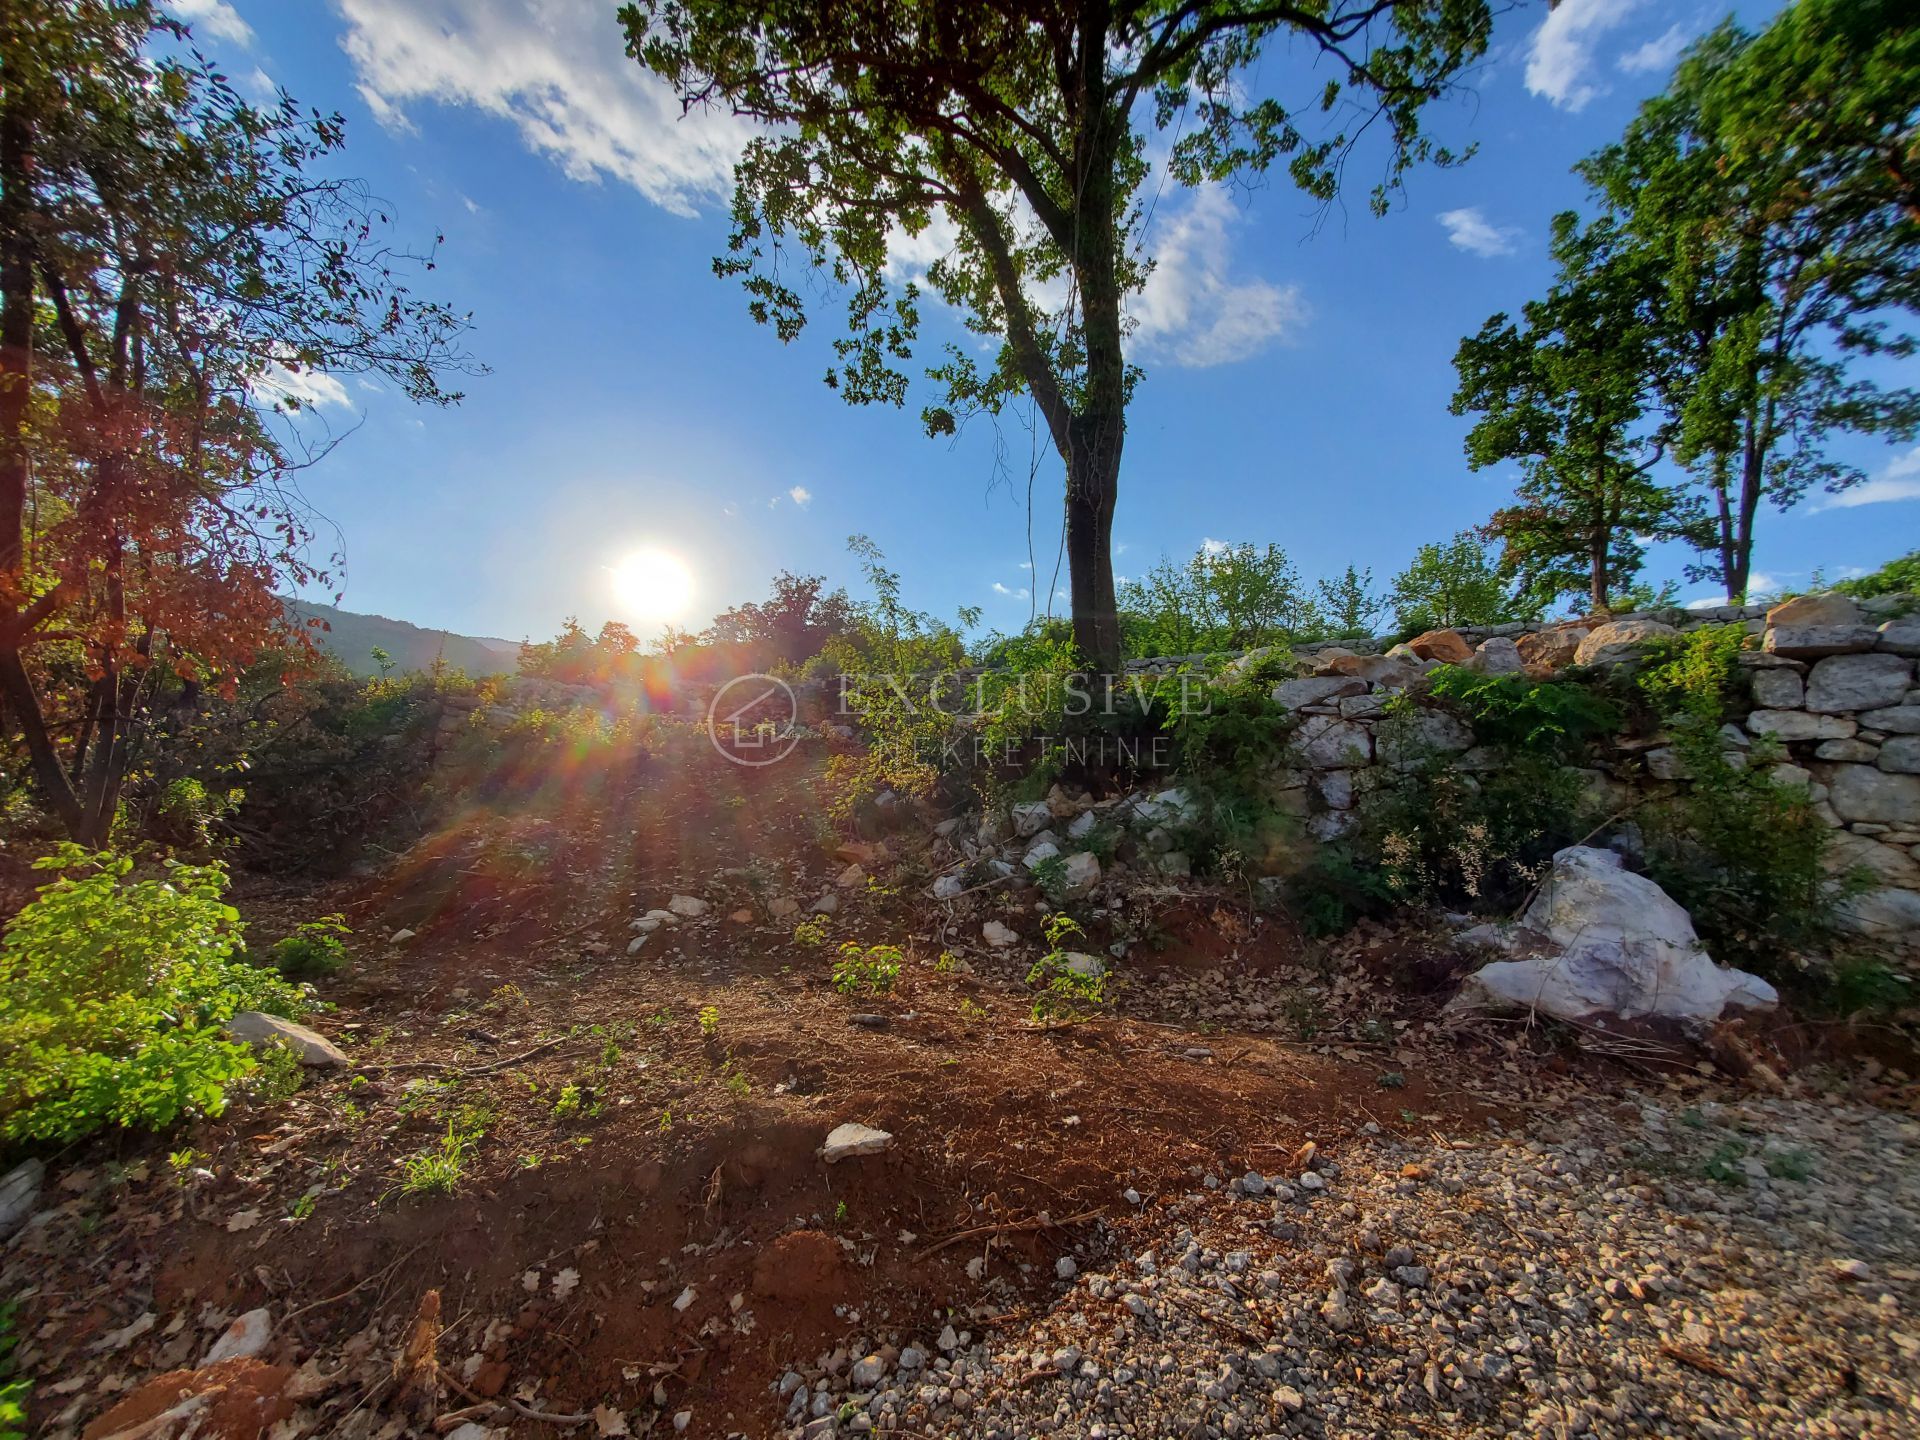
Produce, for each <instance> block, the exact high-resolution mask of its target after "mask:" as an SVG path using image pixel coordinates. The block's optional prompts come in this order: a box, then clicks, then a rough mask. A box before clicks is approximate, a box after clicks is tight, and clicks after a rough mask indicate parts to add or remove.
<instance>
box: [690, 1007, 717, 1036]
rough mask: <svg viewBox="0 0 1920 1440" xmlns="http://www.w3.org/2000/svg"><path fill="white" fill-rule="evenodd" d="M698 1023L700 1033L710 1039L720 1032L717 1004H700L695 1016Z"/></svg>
mask: <svg viewBox="0 0 1920 1440" xmlns="http://www.w3.org/2000/svg"><path fill="white" fill-rule="evenodd" d="M696 1018H697V1019H698V1021H699V1024H700V1033H701V1034H702V1035H704V1036H706V1038H707V1039H709V1040H711V1039H713V1037H714V1036H716V1035H718V1034H719V1033H720V1008H719V1007H718V1006H717V1005H702V1006H701V1007H700V1013H699V1015H698V1016H697V1017H696Z"/></svg>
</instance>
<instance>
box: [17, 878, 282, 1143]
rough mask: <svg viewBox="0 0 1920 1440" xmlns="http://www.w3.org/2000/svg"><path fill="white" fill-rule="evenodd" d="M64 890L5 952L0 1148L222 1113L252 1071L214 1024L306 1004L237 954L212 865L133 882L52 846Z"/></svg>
mask: <svg viewBox="0 0 1920 1440" xmlns="http://www.w3.org/2000/svg"><path fill="white" fill-rule="evenodd" d="M36 868H39V869H42V870H49V871H57V872H60V873H59V878H57V879H55V880H54V881H53V882H52V883H51V884H48V885H44V886H42V887H41V888H40V890H39V892H38V896H37V898H36V899H34V900H33V901H32V902H31V903H30V904H28V905H27V906H26V907H25V908H24V909H23V910H21V912H20V913H19V914H18V915H16V916H15V917H14V918H13V920H12V922H11V923H9V924H8V926H7V929H6V935H5V938H4V939H3V940H0V994H4V995H5V996H6V1000H7V1003H6V1010H5V1013H4V1015H0V1137H4V1138H6V1139H8V1140H62V1141H64V1140H73V1139H77V1138H78V1137H80V1136H83V1135H86V1134H88V1133H90V1132H91V1131H93V1130H96V1129H98V1128H100V1127H101V1126H103V1125H109V1124H112V1125H121V1126H127V1127H139V1128H155V1129H157V1128H159V1127H162V1126H165V1125H169V1124H171V1123H172V1122H173V1121H174V1120H175V1119H177V1118H178V1117H179V1116H180V1115H181V1114H183V1113H186V1112H189V1111H199V1112H202V1113H205V1114H218V1113H219V1112H220V1110H221V1109H222V1108H224V1106H225V1104H226V1095H227V1089H228V1087H229V1086H230V1085H231V1083H232V1082H233V1081H235V1080H237V1079H239V1078H240V1077H242V1076H244V1075H247V1074H249V1073H250V1072H252V1071H253V1070H254V1069H255V1068H256V1064H257V1062H256V1061H255V1059H254V1056H253V1054H252V1052H251V1051H250V1050H249V1049H248V1048H247V1047H246V1046H244V1045H237V1044H233V1043H231V1042H229V1041H227V1040H225V1039H224V1038H223V1036H222V1033H221V1026H222V1025H223V1024H224V1023H225V1022H226V1021H227V1020H228V1019H230V1018H231V1017H232V1015H233V1013H234V1012H235V1011H236V1010H264V1011H268V1012H270V1013H272V1014H277V1015H282V1016H286V1017H289V1018H292V1017H296V1016H298V1015H300V1014H302V1013H304V1012H305V1011H306V1010H307V1009H308V1008H309V1002H308V1000H307V997H306V995H305V994H304V993H303V992H302V991H301V990H300V989H298V988H297V987H295V986H293V985H290V984H288V983H287V982H286V981H285V980H283V979H282V978H281V977H280V976H278V975H276V974H275V973H274V972H273V971H271V970H267V969H263V968H259V967H256V966H252V965H249V964H247V963H245V961H243V960H241V959H240V958H238V957H239V954H240V947H241V934H242V929H243V927H242V925H241V922H240V916H239V912H238V911H236V910H235V909H234V908H233V907H232V906H230V905H228V904H227V903H226V901H225V898H224V897H225V894H226V888H227V875H226V871H225V870H224V869H223V868H222V867H221V866H219V865H217V864H213V865H179V864H174V863H171V862H169V863H168V864H167V866H166V867H165V873H164V874H163V875H160V876H155V877H152V878H146V879H138V880H136V879H133V878H131V876H132V871H133V861H132V860H131V859H129V858H128V857H126V856H123V855H114V854H110V853H101V854H88V853H87V852H86V851H84V850H82V849H80V848H79V847H78V846H74V845H66V846H62V847H61V848H60V849H59V850H58V851H57V852H55V853H54V854H53V855H50V856H48V857H47V858H46V859H43V860H40V861H38V862H36Z"/></svg>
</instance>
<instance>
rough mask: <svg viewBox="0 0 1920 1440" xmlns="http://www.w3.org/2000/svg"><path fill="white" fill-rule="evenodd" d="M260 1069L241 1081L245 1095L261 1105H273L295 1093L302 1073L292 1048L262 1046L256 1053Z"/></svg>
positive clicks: (274, 1045) (301, 1078)
mask: <svg viewBox="0 0 1920 1440" xmlns="http://www.w3.org/2000/svg"><path fill="white" fill-rule="evenodd" d="M259 1058H260V1068H259V1069H257V1070H255V1071H254V1072H253V1074H251V1075H250V1076H248V1077H247V1079H246V1080H245V1081H244V1082H243V1083H244V1085H245V1086H246V1091H247V1093H248V1094H249V1095H250V1096H252V1097H253V1099H254V1100H255V1101H257V1102H258V1103H259V1104H262V1105H273V1104H276V1103H278V1102H279V1101H281V1100H289V1099H291V1098H292V1097H293V1096H294V1095H296V1094H298V1093H299V1090H300V1082H301V1081H302V1080H303V1079H305V1078H306V1077H305V1073H304V1072H303V1071H302V1069H301V1067H300V1057H299V1056H298V1055H296V1054H295V1053H294V1052H293V1047H292V1046H289V1045H282V1044H279V1043H277V1042H276V1043H274V1044H271V1045H263V1046H261V1047H260V1052H259Z"/></svg>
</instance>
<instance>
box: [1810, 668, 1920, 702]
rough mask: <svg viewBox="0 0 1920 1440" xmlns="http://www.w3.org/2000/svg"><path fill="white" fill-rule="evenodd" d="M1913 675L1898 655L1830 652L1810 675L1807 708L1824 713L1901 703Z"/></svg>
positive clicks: (1911, 669)
mask: <svg viewBox="0 0 1920 1440" xmlns="http://www.w3.org/2000/svg"><path fill="white" fill-rule="evenodd" d="M1912 678H1913V662H1912V661H1910V660H1907V659H1905V658H1903V657H1902V656H1899V655H1829V656H1828V657H1827V658H1826V659H1824V660H1822V661H1820V662H1819V663H1818V664H1817V665H1815V666H1814V667H1813V669H1812V671H1811V672H1809V674H1808V675H1807V699H1806V708H1807V709H1809V710H1812V711H1815V712H1817V713H1819V714H1823V715H1838V714H1850V713H1852V712H1854V711H1857V710H1880V709H1884V708H1886V707H1887V706H1890V705H1898V704H1899V703H1900V702H1901V701H1902V700H1903V699H1905V698H1906V694H1907V682H1908V681H1909V680H1911V679H1912Z"/></svg>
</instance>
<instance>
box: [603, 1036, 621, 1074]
mask: <svg viewBox="0 0 1920 1440" xmlns="http://www.w3.org/2000/svg"><path fill="white" fill-rule="evenodd" d="M619 1063H620V1042H619V1041H618V1040H615V1039H614V1038H613V1037H612V1036H611V1035H609V1036H608V1037H607V1043H606V1044H604V1045H602V1046H601V1047H600V1068H601V1069H603V1070H611V1069H612V1068H613V1067H614V1066H616V1065H618V1064H619Z"/></svg>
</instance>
